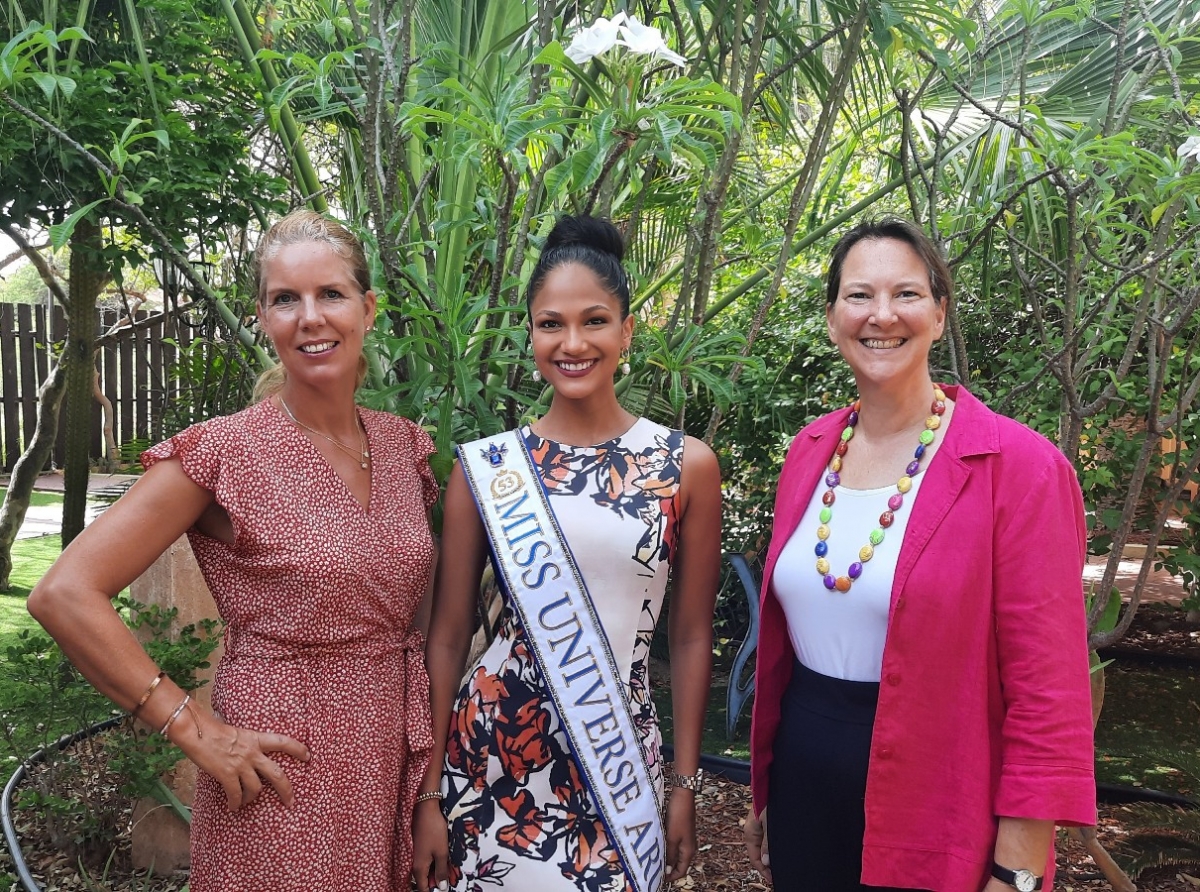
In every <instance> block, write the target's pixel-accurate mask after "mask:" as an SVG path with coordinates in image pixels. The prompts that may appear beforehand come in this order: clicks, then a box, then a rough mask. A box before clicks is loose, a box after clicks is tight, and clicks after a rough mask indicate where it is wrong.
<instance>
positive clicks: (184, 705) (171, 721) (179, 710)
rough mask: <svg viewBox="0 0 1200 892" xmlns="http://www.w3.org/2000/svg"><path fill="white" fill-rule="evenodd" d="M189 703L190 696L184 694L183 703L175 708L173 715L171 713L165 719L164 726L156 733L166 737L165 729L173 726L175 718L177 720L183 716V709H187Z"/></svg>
mask: <svg viewBox="0 0 1200 892" xmlns="http://www.w3.org/2000/svg"><path fill="white" fill-rule="evenodd" d="M191 702H192V695H191V694H184V695H183V702H182V703H180V704H179V705H178V706H176V707H175V711H174V712H173V713H171V717H170V718H169V719H167V722H166V724H165V725H163V726H162V728H160V729H159V732H158V733H159V734H161V735H162V736H163V737H166V736H167V729H168V728H170V727H171V726H172V725H173V724H175V720H176V719H177V718H179V717H180V716H181V715H183V711H184V710H185V709H187V705H188V704H189V703H191ZM193 718H194V716H193Z"/></svg>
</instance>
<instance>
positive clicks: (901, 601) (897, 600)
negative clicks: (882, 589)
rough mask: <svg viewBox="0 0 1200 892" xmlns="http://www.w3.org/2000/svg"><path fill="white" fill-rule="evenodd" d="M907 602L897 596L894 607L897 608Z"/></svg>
mask: <svg viewBox="0 0 1200 892" xmlns="http://www.w3.org/2000/svg"><path fill="white" fill-rule="evenodd" d="M907 603H908V601H906V600H905V599H904V598H897V599H896V609H897V610H899V609H900V608H902V607H903V606H904V605H905V604H907Z"/></svg>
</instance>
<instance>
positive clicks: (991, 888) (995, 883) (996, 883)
mask: <svg viewBox="0 0 1200 892" xmlns="http://www.w3.org/2000/svg"><path fill="white" fill-rule="evenodd" d="M983 892H1013V887H1012V886H1010V885H1009V884H1008V883H1002V882H1001V881H1000V880H998V879H996V878H995V877H988V881H987V885H985V886H984V887H983Z"/></svg>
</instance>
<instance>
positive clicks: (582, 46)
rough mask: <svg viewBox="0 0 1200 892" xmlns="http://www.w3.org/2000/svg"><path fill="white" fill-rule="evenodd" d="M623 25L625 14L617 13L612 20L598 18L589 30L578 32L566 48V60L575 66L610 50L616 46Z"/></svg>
mask: <svg viewBox="0 0 1200 892" xmlns="http://www.w3.org/2000/svg"><path fill="white" fill-rule="evenodd" d="M624 23H625V13H623V12H619V13H617V14H616V15H615V16H613V17H612V20H611V21H610V20H609V19H606V18H598V19H596V21H594V22H593V23H592V25H591V27H589V28H584V29H583V30H582V31H579V32H578V33H577V34H576V35H575V36H574V37H573V38H572V39H571V44H570V46H568V47H567V58H568V59H570V60H571V61H572V62H574V63H575V64H576V65H583V64H584V63H585V62H590V61H591V60H592V57H594V56H598V55H600V54H601V53H603V52H607V51H608V50H611V49H612V48H613V47H614V46H616V45H617V37H618V35H619V34H620V29H621V25H623V24H624Z"/></svg>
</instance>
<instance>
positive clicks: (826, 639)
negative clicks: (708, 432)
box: [745, 220, 1096, 892]
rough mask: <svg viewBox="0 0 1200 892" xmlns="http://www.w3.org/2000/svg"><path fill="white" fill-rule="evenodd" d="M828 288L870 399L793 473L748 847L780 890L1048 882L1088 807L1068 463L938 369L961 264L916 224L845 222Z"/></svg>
mask: <svg viewBox="0 0 1200 892" xmlns="http://www.w3.org/2000/svg"><path fill="white" fill-rule="evenodd" d="M826 300H827V306H826V319H827V323H828V330H829V336H830V339H831V340H832V341H833V343H834V344H836V345H837V348H838V350H839V352H840V353H841V354H842V357H843V358H844V359H845V360H846V363H847V364H848V365H849V366H850V370H851V371H852V372H853V373H854V382H855V385H856V386H857V388H858V395H859V396H858V400H857V401H856V402H855V403H854V405H853V406H852V407H850V408H847V409H841V410H839V411H836V412H833V413H831V414H829V415H826V416H824V417H823V418H819V419H818V420H816V421H814V422H813V423H812V424H810V425H809V426H808V427H806V428H805V429H804V430H802V431H801V432H800V433H799V434H798V435H797V436H796V439H795V441H794V442H793V444H792V446H791V449H790V450H789V452H788V456H787V460H786V461H785V463H784V466H783V472H782V475H781V477H780V481H779V491H778V494H777V499H776V503H775V515H774V532H773V536H772V541H771V546H770V548H769V550H768V553H767V563H766V567H765V572H764V576H763V591H762V624H761V631H760V634H759V645H758V671H757V676H756V679H757V688H756V691H755V699H754V721H753V727H752V730H751V761H752V777H753V781H752V782H753V795H754V804H753V809H752V811H751V813H750V815H749V816H748V817H747V821H746V828H745V829H746V843H747V847H748V849H749V852H750V858H751V861H752V862H753V863H754V865H755V867H757V868H758V869H759V870H760V871H761V872H762V873H763V874H764V875H766V876H767V877H768V878H770V877H772V875H773V879H774V885H775V889H776V890H777V892H858V890H869V889H880V888H883V889H924V890H931V892H979V890H981V889H982V890H986V892H1006V890H1009V892H1011V890H1012V889H1014V888H1015V889H1018V890H1021V892H1032V890H1036V889H1049V888H1050V883H1051V880H1052V877H1051V872H1052V869H1053V866H1054V855H1053V842H1054V825H1055V823H1056V822H1057V823H1060V824H1091V823H1094V821H1095V817H1096V810H1095V793H1096V789H1095V782H1094V780H1093V763H1092V720H1091V700H1090V696H1089V682H1088V658H1087V634H1086V630H1085V624H1084V609H1083V592H1082V588H1081V582H1080V578H1081V573H1082V568H1083V562H1084V556H1085V550H1084V548H1085V537H1086V528H1085V525H1084V516H1083V502H1082V498H1081V496H1080V492H1079V484H1078V483H1077V482H1076V479H1075V471H1074V469H1073V468H1072V467H1071V464H1070V463H1069V462H1068V461H1067V460H1066V459H1065V458H1064V457H1063V455H1062V454H1061V453H1060V452H1059V451H1058V450H1057V449H1055V448H1054V446H1053V445H1052V444H1051V443H1050V442H1048V441H1047V440H1046V439H1045V438H1043V437H1041V436H1039V435H1038V434H1036V433H1034V432H1033V431H1031V430H1029V429H1028V428H1026V427H1024V426H1023V425H1020V424H1018V423H1017V422H1015V421H1012V420H1011V419H1008V418H1004V417H1002V416H999V415H996V414H995V413H993V412H991V411H989V410H988V409H987V407H985V406H984V405H983V404H982V403H980V402H979V401H978V400H977V399H975V398H974V397H973V396H971V394H970V393H968V392H967V390H966V389H965V388H963V387H957V386H956V387H951V386H940V385H935V384H934V383H933V380H932V377H931V375H930V372H929V353H930V348H931V347H932V345H933V343H934V341H936V340H938V339H939V338H940V337H941V336H942V331H943V327H944V324H945V318H946V311H947V308H948V306H949V304H950V300H951V284H950V270H949V268H948V267H947V265H946V262H945V261H944V260H943V259H942V257H941V254H940V252H939V251H938V249H937V247H936V246H935V245H934V244H933V243H932V242H931V241H930V240H929V239H928V238H927V237H926V236H925V234H924V233H923V232H921V230H920V229H918V228H917V227H915V226H913V225H912V224H911V223H907V222H904V221H900V220H885V221H882V222H880V223H864V224H861V225H859V226H857V227H855V228H854V229H852V230H851V231H850V232H848V233H847V234H846V235H845V236H843V237H842V239H841V240H840V241H839V242H838V244H837V246H836V247H835V248H834V251H833V256H832V258H831V262H830V268H829V277H828V282H827V290H826ZM768 817H769V819H768ZM764 825H765V837H766V838H765V839H764Z"/></svg>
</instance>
